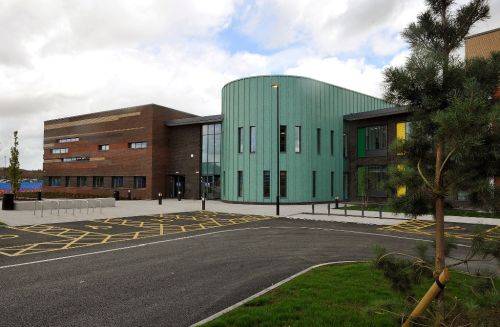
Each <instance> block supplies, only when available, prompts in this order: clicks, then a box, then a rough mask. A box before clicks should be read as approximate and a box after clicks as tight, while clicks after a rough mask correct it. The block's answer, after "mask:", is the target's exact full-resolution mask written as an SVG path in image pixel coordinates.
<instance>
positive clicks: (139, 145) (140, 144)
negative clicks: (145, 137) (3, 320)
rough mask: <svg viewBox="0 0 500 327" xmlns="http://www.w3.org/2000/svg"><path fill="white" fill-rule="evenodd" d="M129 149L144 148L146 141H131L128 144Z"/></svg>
mask: <svg viewBox="0 0 500 327" xmlns="http://www.w3.org/2000/svg"><path fill="white" fill-rule="evenodd" d="M128 147H129V148H130V149H145V148H147V147H148V142H132V143H129V144H128Z"/></svg>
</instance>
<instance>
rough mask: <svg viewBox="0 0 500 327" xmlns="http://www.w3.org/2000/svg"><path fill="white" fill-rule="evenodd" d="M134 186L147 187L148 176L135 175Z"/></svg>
mask: <svg viewBox="0 0 500 327" xmlns="http://www.w3.org/2000/svg"><path fill="white" fill-rule="evenodd" d="M134 188H146V176H134Z"/></svg>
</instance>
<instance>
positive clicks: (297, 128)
mask: <svg viewBox="0 0 500 327" xmlns="http://www.w3.org/2000/svg"><path fill="white" fill-rule="evenodd" d="M301 143H302V130H301V127H300V126H295V152H296V153H299V152H300V151H301V146H302V144H301Z"/></svg>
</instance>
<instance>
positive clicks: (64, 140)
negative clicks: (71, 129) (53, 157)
mask: <svg viewBox="0 0 500 327" xmlns="http://www.w3.org/2000/svg"><path fill="white" fill-rule="evenodd" d="M78 141H80V138H79V137H70V138H65V139H59V140H57V142H58V143H71V142H78Z"/></svg>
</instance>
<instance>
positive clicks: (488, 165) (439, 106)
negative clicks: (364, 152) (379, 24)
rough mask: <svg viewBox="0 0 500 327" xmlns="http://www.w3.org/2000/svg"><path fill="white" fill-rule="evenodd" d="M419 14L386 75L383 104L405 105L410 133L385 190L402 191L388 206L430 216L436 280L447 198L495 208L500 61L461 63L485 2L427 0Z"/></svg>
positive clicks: (442, 249) (401, 145)
mask: <svg viewBox="0 0 500 327" xmlns="http://www.w3.org/2000/svg"><path fill="white" fill-rule="evenodd" d="M426 2H427V6H428V8H427V10H426V11H424V12H423V13H421V14H420V15H419V16H418V18H417V21H416V22H415V23H411V24H410V25H409V26H408V27H407V28H406V29H405V30H404V32H403V33H402V36H403V38H404V39H405V40H406V41H407V42H408V43H409V45H410V49H411V54H410V56H409V58H408V60H407V62H406V63H405V65H404V66H402V67H390V68H388V69H387V70H386V71H385V85H386V93H385V98H386V100H387V101H390V102H392V103H395V104H398V105H404V106H407V107H408V109H409V111H410V116H411V118H410V119H411V126H412V128H411V133H410V136H409V138H408V139H407V140H405V141H402V142H398V143H397V144H396V145H395V146H394V149H393V150H394V151H396V153H403V154H404V156H401V157H403V158H401V160H400V161H401V162H400V163H399V165H398V166H397V168H396V167H395V168H393V169H391V171H390V181H389V184H390V186H391V187H392V188H393V190H394V189H397V187H398V186H401V185H405V186H406V195H404V196H401V197H395V198H394V199H393V200H392V204H393V207H394V208H395V209H396V210H397V211H399V212H403V213H406V214H409V215H412V216H417V215H421V214H424V213H429V212H434V217H435V223H436V224H435V244H436V249H435V258H434V274H435V276H437V275H439V274H440V273H441V271H442V270H443V269H444V267H445V237H444V206H445V198H446V196H447V195H449V194H452V193H453V192H456V191H458V190H470V191H471V193H472V194H475V196H476V198H477V200H483V201H484V202H486V203H490V204H491V203H492V201H493V200H492V199H491V197H490V196H491V194H492V192H491V185H490V184H489V181H488V177H491V176H495V174H498V171H495V169H498V168H496V166H498V158H497V157H495V152H494V143H495V139H494V137H495V133H494V130H493V129H494V127H495V126H498V117H499V115H498V113H499V106H498V104H495V99H494V98H493V97H492V94H493V92H494V89H495V87H496V85H498V82H499V81H498V77H499V72H500V70H499V66H500V55H499V54H498V53H496V54H493V55H492V57H491V58H488V59H476V60H470V61H464V60H462V59H460V57H459V56H458V55H457V50H459V49H460V47H461V46H462V45H463V43H464V40H465V37H466V35H467V34H469V31H470V29H471V27H472V26H473V25H474V24H475V23H476V22H478V21H481V20H484V19H486V18H488V15H489V6H488V4H487V1H485V0H472V1H471V2H469V3H468V4H466V5H463V6H456V5H455V1H453V0H426Z"/></svg>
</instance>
